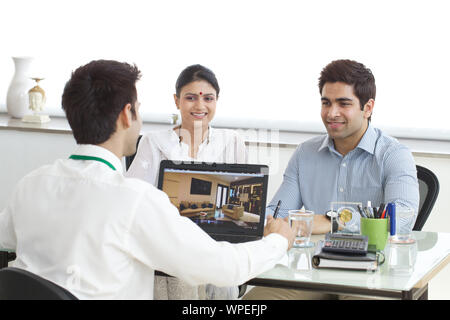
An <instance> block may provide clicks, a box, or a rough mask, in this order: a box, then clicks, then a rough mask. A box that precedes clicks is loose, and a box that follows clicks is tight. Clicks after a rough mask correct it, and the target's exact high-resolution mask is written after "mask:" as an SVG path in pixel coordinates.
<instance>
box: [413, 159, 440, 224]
mask: <svg viewBox="0 0 450 320" xmlns="http://www.w3.org/2000/svg"><path fill="white" fill-rule="evenodd" d="M416 168H417V179H418V181H419V193H420V202H419V213H418V215H417V219H416V223H415V225H414V228H413V230H416V231H420V230H422V228H423V226H424V225H425V222H426V221H427V219H428V216H429V215H430V213H431V210H432V209H433V206H434V203H435V202H436V199H437V197H438V194H439V180H438V178H437V177H436V175H435V174H434V173H433V172H432V171H431V170H429V169H427V168H425V167H422V166H416Z"/></svg>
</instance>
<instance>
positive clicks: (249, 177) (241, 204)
mask: <svg viewBox="0 0 450 320" xmlns="http://www.w3.org/2000/svg"><path fill="white" fill-rule="evenodd" d="M267 172H268V168H267V166H264V165H242V164H219V163H214V164H206V163H195V162H181V163H180V162H177V163H174V162H172V161H167V160H164V161H162V162H161V167H160V174H159V183H158V187H159V189H161V190H162V191H164V192H165V193H166V194H167V195H168V196H169V199H170V201H171V202H172V204H173V205H174V206H176V207H177V209H178V211H179V212H180V215H182V216H184V217H188V218H189V219H191V220H192V221H194V222H195V223H196V224H197V225H199V226H200V227H201V228H202V229H204V230H205V231H206V232H208V233H209V234H210V235H213V234H221V235H224V234H225V235H226V234H230V235H237V234H239V235H249V236H262V234H263V228H264V219H265V207H266V194H267V181H268V176H267Z"/></svg>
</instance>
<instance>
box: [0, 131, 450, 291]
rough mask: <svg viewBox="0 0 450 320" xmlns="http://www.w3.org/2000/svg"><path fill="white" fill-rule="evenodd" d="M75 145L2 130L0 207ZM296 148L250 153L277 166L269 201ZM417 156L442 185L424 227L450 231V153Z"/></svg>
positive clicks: (444, 285)
mask: <svg viewBox="0 0 450 320" xmlns="http://www.w3.org/2000/svg"><path fill="white" fill-rule="evenodd" d="M75 146H76V144H75V140H74V139H73V137H72V135H71V134H69V133H45V132H30V131H19V130H8V129H6V130H0V150H2V156H1V157H0V209H2V208H3V207H4V206H5V205H6V203H7V199H8V198H9V197H10V195H11V192H12V188H13V187H14V186H15V184H16V183H17V182H18V181H19V179H20V178H21V177H23V176H24V175H25V174H27V173H28V172H30V171H31V170H33V169H35V168H37V167H39V166H41V165H44V164H48V163H52V162H53V161H54V160H55V159H57V158H67V157H69V155H70V154H71V152H73V150H74V148H75ZM294 150H295V146H282V147H281V148H280V149H275V148H271V147H261V148H260V149H258V151H259V152H258V155H257V156H256V157H255V155H254V154H253V155H250V159H252V158H253V159H254V160H255V161H257V162H259V163H267V164H269V165H273V166H274V167H277V170H273V172H272V174H271V175H270V176H269V190H268V200H270V199H271V198H272V197H273V195H274V194H275V192H276V190H277V188H278V186H279V185H280V184H281V181H282V179H283V172H284V168H285V167H286V165H287V163H288V161H289V159H290V157H291V155H292V153H293V152H294ZM414 158H415V160H416V163H417V164H420V165H422V166H425V167H427V168H429V169H430V170H432V171H433V172H435V173H436V174H437V176H438V178H439V182H440V187H441V188H440V194H439V197H438V199H437V202H436V204H435V206H434V209H433V212H432V214H431V215H430V217H429V218H428V220H427V222H426V224H425V226H424V228H423V230H424V231H436V232H447V233H450V197H449V195H450V156H432V155H424V154H416V155H415V156H414ZM449 283H450V268H449V267H448V266H447V267H446V268H445V269H443V270H442V271H441V272H440V273H439V274H438V275H437V276H436V277H435V278H434V279H433V280H431V282H430V284H429V286H430V292H429V298H430V299H450V291H449V290H448V284H449Z"/></svg>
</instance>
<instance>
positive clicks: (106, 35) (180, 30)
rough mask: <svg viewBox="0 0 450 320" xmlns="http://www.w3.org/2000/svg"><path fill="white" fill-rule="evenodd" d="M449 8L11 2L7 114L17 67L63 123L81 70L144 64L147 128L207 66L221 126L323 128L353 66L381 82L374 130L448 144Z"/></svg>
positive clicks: (5, 28) (3, 80)
mask: <svg viewBox="0 0 450 320" xmlns="http://www.w3.org/2000/svg"><path fill="white" fill-rule="evenodd" d="M449 7H450V4H449V2H448V1H445V0H444V1H437V0H429V1H423V0H420V1H414V0H408V1H403V0H391V1H361V0H359V1H351V0H340V1H333V0H331V1H330V0H322V1H299V0H294V1H287V0H277V1H274V0H270V1H264V0H228V1H213V0H189V1H175V0H172V1H171V0H166V1H144V0H142V1H139V0H128V1H123V0H122V1H117V0H78V1H53V0H39V1H35V0H33V1H31V0H30V1H29V0H15V1H2V3H1V4H0V12H1V13H2V15H1V16H2V17H1V19H0V33H1V37H0V39H1V40H0V41H1V44H2V45H1V50H0V111H6V107H5V101H6V93H7V89H8V85H9V82H10V81H11V78H12V76H13V73H14V66H13V61H12V59H11V56H33V57H35V58H36V61H35V62H36V63H35V73H36V75H40V76H42V77H45V80H44V81H43V82H41V84H42V87H43V88H44V89H45V90H46V92H47V95H48V100H47V107H46V110H47V112H50V113H51V114H54V115H63V113H62V111H61V108H60V97H61V93H62V90H63V87H64V84H65V82H66V81H67V80H68V79H69V77H70V72H71V71H72V70H74V69H75V68H77V67H78V66H80V65H82V64H85V63H87V62H89V61H91V60H93V59H115V60H119V61H126V62H129V63H136V64H137V65H138V67H139V68H140V69H141V71H142V73H143V77H142V80H141V81H140V82H139V84H138V91H139V98H140V100H141V103H142V107H141V110H142V112H143V113H144V119H146V120H151V119H156V120H164V119H168V114H171V113H176V108H175V106H174V103H173V97H172V94H173V93H174V91H175V88H174V87H175V81H176V79H177V77H178V74H179V73H180V72H181V70H182V69H183V68H185V67H186V66H188V65H191V64H195V63H200V64H203V65H205V66H207V67H209V68H210V69H212V70H213V71H214V72H215V74H216V76H217V78H218V80H219V85H220V87H221V93H220V99H219V101H218V109H217V113H216V119H215V122H216V123H217V124H220V125H224V126H235V127H236V126H237V127H244V128H245V127H247V128H248V127H261V128H280V129H285V130H286V129H287V130H294V131H295V130H299V131H301V130H303V129H304V128H305V127H311V126H312V127H316V128H322V125H321V120H320V97H319V92H318V88H317V82H318V77H319V73H320V71H321V69H322V68H323V67H324V66H325V65H326V64H328V63H329V62H330V61H332V60H334V59H341V58H348V59H354V60H357V61H359V62H362V63H364V64H365V65H366V66H367V67H369V68H371V69H372V71H373V73H374V75H375V79H376V84H377V97H376V104H375V111H374V115H373V123H374V124H375V125H378V126H381V127H400V128H427V129H429V132H430V133H431V135H432V136H435V135H437V136H438V137H440V138H442V139H449V138H450V134H449V131H448V129H447V128H448V121H449V119H448V116H447V115H448V114H449V111H448V110H449V109H450V102H449V101H450V100H449V99H447V93H448V88H449V85H450V80H449V74H450V46H449V44H448V42H449V38H448V32H449V30H450V19H448V12H449Z"/></svg>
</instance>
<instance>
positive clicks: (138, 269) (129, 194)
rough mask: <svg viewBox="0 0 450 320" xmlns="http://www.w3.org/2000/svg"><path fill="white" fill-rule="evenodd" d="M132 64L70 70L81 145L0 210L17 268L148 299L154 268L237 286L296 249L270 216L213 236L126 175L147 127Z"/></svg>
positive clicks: (34, 176)
mask: <svg viewBox="0 0 450 320" xmlns="http://www.w3.org/2000/svg"><path fill="white" fill-rule="evenodd" d="M139 79H140V71H139V70H138V69H137V67H136V66H131V65H129V64H126V63H119V62H116V61H107V60H99V61H92V62H90V63H88V64H87V65H85V66H82V67H80V68H78V69H77V70H75V72H73V73H72V76H71V78H70V80H69V81H68V82H67V84H66V86H65V88H64V93H63V96H62V106H63V109H64V110H65V112H66V116H67V119H68V121H69V124H70V126H71V128H72V132H73V135H74V137H75V140H76V142H77V144H78V147H77V149H76V150H75V151H74V153H73V154H72V155H71V156H70V158H69V159H60V160H57V161H56V162H55V163H54V164H52V165H47V166H43V167H41V168H39V169H37V170H35V171H33V172H31V173H30V174H28V175H27V176H25V177H24V178H23V179H22V180H21V181H20V182H19V183H18V185H17V187H16V189H15V191H14V193H13V195H12V199H11V200H10V202H9V204H8V205H7V207H6V208H5V209H4V210H3V211H2V212H1V214H0V246H1V247H4V248H11V249H14V250H15V251H16V255H17V259H16V260H15V261H14V262H13V266H14V267H17V268H21V269H25V270H28V271H30V272H33V273H35V274H37V275H39V276H41V277H43V278H45V279H48V280H50V281H53V282H55V283H57V284H59V285H61V286H62V287H65V288H66V289H68V290H69V291H71V292H72V293H73V294H74V295H75V296H77V297H78V298H80V299H152V298H153V283H154V270H155V269H157V270H160V271H163V272H165V273H168V274H170V275H173V276H176V277H178V278H181V279H183V280H185V281H187V282H189V283H191V284H193V285H195V284H203V283H211V284H214V285H217V286H233V285H239V284H242V283H244V282H245V281H247V280H249V279H251V278H252V277H255V276H257V275H258V274H260V273H261V272H264V271H266V270H268V269H270V268H271V267H273V266H274V265H275V263H276V262H277V261H278V260H279V259H280V258H281V257H282V256H283V255H284V254H285V253H286V250H287V249H289V248H290V247H291V246H292V242H293V238H294V235H293V232H292V230H291V229H290V227H289V226H288V224H287V222H286V221H283V220H282V219H273V218H272V217H269V218H268V220H267V224H266V227H265V230H264V238H263V239H261V240H258V241H253V242H247V243H241V244H230V243H228V242H216V241H214V240H213V239H212V238H210V237H209V236H208V235H207V234H206V233H205V232H204V231H203V230H201V229H200V228H199V227H198V226H197V225H196V224H195V223H193V222H192V221H191V220H190V219H188V218H185V217H181V216H180V214H179V213H178V210H177V209H176V208H175V207H174V206H173V205H172V204H171V203H170V201H169V199H168V197H167V195H166V194H165V193H163V192H162V191H160V190H158V189H156V188H155V187H153V186H151V185H150V184H148V183H146V182H144V181H141V180H138V179H133V178H125V177H124V176H123V174H122V164H121V158H122V157H123V156H127V155H131V154H134V153H135V152H136V141H137V138H138V136H139V133H140V129H141V126H142V120H141V118H140V115H139V106H140V103H139V102H138V99H137V91H136V86H135V84H136V82H137V80H139Z"/></svg>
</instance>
